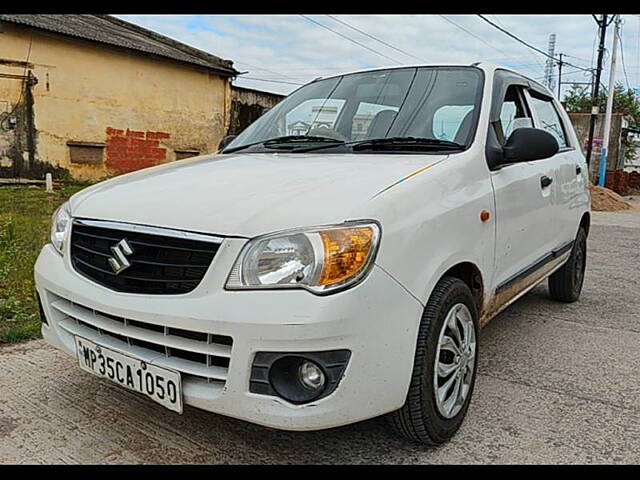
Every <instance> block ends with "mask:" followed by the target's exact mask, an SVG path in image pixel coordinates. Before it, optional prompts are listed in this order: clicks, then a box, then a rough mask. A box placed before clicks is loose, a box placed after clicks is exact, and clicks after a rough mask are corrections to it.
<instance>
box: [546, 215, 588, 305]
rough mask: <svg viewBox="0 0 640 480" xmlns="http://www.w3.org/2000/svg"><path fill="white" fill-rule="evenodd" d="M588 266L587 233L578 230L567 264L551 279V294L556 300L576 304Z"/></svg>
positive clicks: (582, 229) (581, 229)
mask: <svg viewBox="0 0 640 480" xmlns="http://www.w3.org/2000/svg"><path fill="white" fill-rule="evenodd" d="M586 265H587V232H585V231H584V228H582V227H581V228H580V230H578V235H577V236H576V241H575V242H574V244H573V248H572V249H571V255H569V259H568V260H567V262H566V263H565V264H564V265H563V266H562V267H561V268H560V269H559V270H557V271H556V272H554V274H553V275H551V276H550V277H549V294H550V295H551V298H553V299H554V300H560V301H561V302H575V301H576V300H578V298H580V292H581V291H582V283H583V282H584V271H585V268H586Z"/></svg>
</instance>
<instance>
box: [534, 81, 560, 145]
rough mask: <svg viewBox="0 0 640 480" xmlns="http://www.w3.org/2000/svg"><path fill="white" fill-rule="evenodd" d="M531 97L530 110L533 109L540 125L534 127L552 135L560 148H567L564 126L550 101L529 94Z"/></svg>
mask: <svg viewBox="0 0 640 480" xmlns="http://www.w3.org/2000/svg"><path fill="white" fill-rule="evenodd" d="M530 95H531V108H533V109H534V111H535V112H536V115H537V117H538V120H539V122H540V125H536V127H538V128H541V129H543V130H546V131H547V132H549V133H550V134H551V135H553V136H554V137H555V138H556V140H557V141H558V145H559V146H560V148H564V147H567V146H568V144H567V136H566V134H565V131H564V126H563V125H562V121H561V120H560V115H558V111H557V110H556V108H555V106H554V105H553V101H552V100H551V99H547V98H544V97H542V96H538V95H536V93H535V92H530Z"/></svg>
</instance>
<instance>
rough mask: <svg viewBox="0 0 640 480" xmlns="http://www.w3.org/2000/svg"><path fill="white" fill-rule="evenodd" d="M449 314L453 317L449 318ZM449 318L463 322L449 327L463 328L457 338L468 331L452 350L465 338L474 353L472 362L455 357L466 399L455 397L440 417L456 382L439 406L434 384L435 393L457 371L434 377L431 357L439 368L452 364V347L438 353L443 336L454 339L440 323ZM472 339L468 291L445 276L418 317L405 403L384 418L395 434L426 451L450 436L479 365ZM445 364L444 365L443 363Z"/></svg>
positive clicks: (473, 313)
mask: <svg viewBox="0 0 640 480" xmlns="http://www.w3.org/2000/svg"><path fill="white" fill-rule="evenodd" d="M454 309H455V313H452V312H454ZM465 310H466V311H465ZM467 313H468V315H467ZM450 315H457V316H458V317H459V318H462V319H463V320H460V319H458V320H457V321H456V322H454V323H456V326H458V327H460V326H463V325H466V326H467V329H466V330H464V329H463V330H460V328H458V331H459V332H460V333H465V332H468V333H466V334H464V336H463V338H462V340H461V341H459V339H458V338H457V337H456V340H455V341H454V343H456V346H457V347H460V345H463V346H464V345H465V342H466V341H467V339H468V340H469V342H470V344H471V342H472V343H473V345H472V349H473V353H474V354H473V357H471V356H469V355H463V356H460V361H459V365H460V368H459V370H465V372H466V373H465V374H462V375H461V377H460V378H461V385H462V386H463V387H465V384H466V387H465V388H463V390H462V391H466V394H465V396H464V398H459V401H455V402H453V403H451V402H450V403H449V404H450V405H451V404H453V405H454V407H453V408H452V409H451V411H449V412H448V415H446V412H445V414H443V412H442V410H441V408H445V407H446V405H447V401H446V400H450V399H451V398H452V397H451V395H453V394H454V393H455V389H456V385H457V383H458V380H457V379H454V382H453V383H452V384H451V387H449V390H447V388H444V391H445V394H446V393H447V391H448V392H449V396H448V398H447V396H446V395H445V398H444V400H445V401H444V402H442V401H440V402H438V400H437V399H436V383H437V384H438V385H440V388H443V387H444V383H446V382H447V381H449V380H451V378H452V376H454V375H456V372H453V373H451V376H449V377H446V376H445V377H439V376H437V375H436V373H435V367H436V355H438V360H439V361H440V362H439V363H440V365H442V366H446V365H447V364H452V365H453V364H455V354H454V353H453V350H450V348H452V347H449V346H448V345H445V346H444V348H439V346H442V345H441V343H440V339H441V338H444V337H442V335H445V336H448V337H450V338H451V339H453V338H454V337H455V335H454V334H453V331H452V330H451V329H450V328H449V327H448V326H445V320H447V319H451V317H450ZM448 323H450V322H448ZM477 338H478V312H477V310H476V305H475V302H474V298H473V295H472V293H471V290H470V289H469V287H468V286H467V285H466V284H465V283H464V282H463V281H462V280H460V279H458V278H455V277H444V278H443V279H442V280H440V281H439V282H438V284H437V285H436V287H435V288H434V290H433V293H432V294H431V297H430V298H429V301H428V302H427V306H426V307H425V309H424V312H423V314H422V319H421V321H420V328H419V330H418V339H417V342H416V353H415V360H414V365H413V374H412V377H411V383H410V385H409V391H408V393H407V398H406V400H405V404H404V405H403V407H402V408H401V409H399V410H397V411H395V412H392V413H390V414H389V415H388V420H389V422H390V424H391V426H392V427H393V428H394V429H395V430H396V432H397V433H399V434H400V435H402V436H404V437H406V438H408V439H410V440H412V441H415V442H419V443H422V444H424V445H429V446H437V445H441V444H443V443H445V442H446V441H448V440H449V439H450V438H451V437H453V435H455V433H456V432H457V431H458V428H459V427H460V425H461V424H462V421H463V419H464V417H465V415H466V413H467V408H468V407H469V401H470V399H471V396H472V394H473V387H474V384H475V377H476V369H477V361H478V342H477ZM445 343H446V342H445ZM469 349H471V346H470V347H469ZM444 361H446V363H444V364H443V362H444ZM463 364H464V365H463ZM467 382H468V384H467Z"/></svg>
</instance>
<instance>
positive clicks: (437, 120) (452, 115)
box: [432, 105, 473, 142]
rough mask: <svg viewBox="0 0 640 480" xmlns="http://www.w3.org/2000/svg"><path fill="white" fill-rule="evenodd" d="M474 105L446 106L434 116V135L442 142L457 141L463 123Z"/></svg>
mask: <svg viewBox="0 0 640 480" xmlns="http://www.w3.org/2000/svg"><path fill="white" fill-rule="evenodd" d="M472 110H473V105H444V106H443V107H440V108H439V109H438V110H436V112H435V113H434V114H433V125H432V128H433V135H434V137H436V138H439V139H440V140H449V141H452V142H453V141H455V138H456V136H457V134H458V132H459V131H460V127H461V126H462V122H463V121H464V120H465V119H466V118H467V114H469V113H470V112H471V111H472Z"/></svg>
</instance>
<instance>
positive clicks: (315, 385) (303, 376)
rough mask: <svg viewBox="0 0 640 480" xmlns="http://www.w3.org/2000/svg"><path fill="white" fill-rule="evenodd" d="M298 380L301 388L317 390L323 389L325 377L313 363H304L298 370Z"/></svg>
mask: <svg viewBox="0 0 640 480" xmlns="http://www.w3.org/2000/svg"><path fill="white" fill-rule="evenodd" d="M298 379H299V380H300V383H302V386H303V387H305V388H308V389H309V390H318V389H320V388H323V387H324V383H325V377H324V373H323V372H322V369H321V368H320V367H319V366H318V365H316V364H315V363H313V362H310V361H304V362H302V364H300V367H299V368H298Z"/></svg>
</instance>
